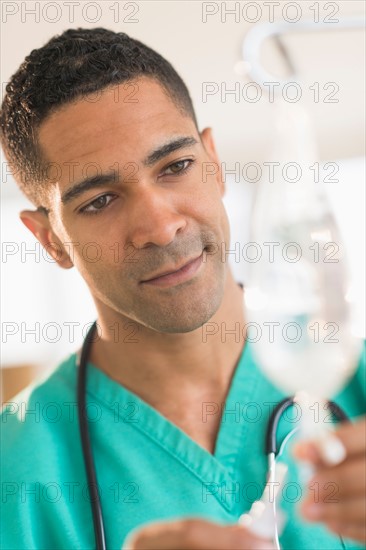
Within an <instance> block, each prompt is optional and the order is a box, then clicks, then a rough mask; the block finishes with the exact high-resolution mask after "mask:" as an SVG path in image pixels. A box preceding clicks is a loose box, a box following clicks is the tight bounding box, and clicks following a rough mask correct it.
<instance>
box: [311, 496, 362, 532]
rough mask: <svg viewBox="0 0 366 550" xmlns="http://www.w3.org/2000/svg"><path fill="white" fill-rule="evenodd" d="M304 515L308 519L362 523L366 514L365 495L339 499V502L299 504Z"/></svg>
mask: <svg viewBox="0 0 366 550" xmlns="http://www.w3.org/2000/svg"><path fill="white" fill-rule="evenodd" d="M301 511H302V513H303V515H304V517H305V518H306V519H307V520H309V521H321V522H334V523H337V524H339V523H342V524H343V523H349V524H352V525H364V523H365V516H366V499H365V496H364V495H362V496H358V497H356V498H352V499H341V500H340V501H339V502H334V503H333V502H327V503H324V502H321V501H320V502H316V503H314V502H309V501H304V503H303V504H302V506H301Z"/></svg>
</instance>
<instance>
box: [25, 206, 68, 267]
mask: <svg viewBox="0 0 366 550" xmlns="http://www.w3.org/2000/svg"><path fill="white" fill-rule="evenodd" d="M19 217H20V219H21V220H22V222H23V223H24V225H25V226H26V227H27V228H28V229H29V231H31V232H32V233H33V235H34V236H35V237H36V239H37V240H38V241H39V242H40V243H41V245H42V246H43V248H44V249H45V250H46V252H47V254H49V255H50V256H52V258H53V259H54V260H55V261H56V262H57V263H58V265H59V266H60V267H62V268H64V269H70V268H71V267H73V266H74V264H73V263H72V261H71V259H70V257H69V255H68V254H67V252H66V250H65V248H64V247H63V246H62V242H61V241H60V239H59V238H58V237H57V235H56V234H55V232H54V231H53V229H52V227H51V224H50V221H49V219H48V216H47V214H45V213H44V212H41V211H39V210H22V211H21V212H20V214H19Z"/></svg>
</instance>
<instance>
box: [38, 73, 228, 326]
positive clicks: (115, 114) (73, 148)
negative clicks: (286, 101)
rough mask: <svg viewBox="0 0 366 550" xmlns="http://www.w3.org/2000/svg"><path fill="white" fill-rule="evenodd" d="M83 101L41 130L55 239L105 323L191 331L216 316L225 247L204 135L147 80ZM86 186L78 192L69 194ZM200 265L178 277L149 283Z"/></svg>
mask: <svg viewBox="0 0 366 550" xmlns="http://www.w3.org/2000/svg"><path fill="white" fill-rule="evenodd" d="M90 99H91V101H87V100H86V99H81V100H78V101H77V102H75V103H73V104H70V105H66V106H64V107H62V108H60V109H58V110H57V111H56V112H55V113H53V114H52V115H51V116H50V117H48V118H47V119H46V120H45V121H44V123H43V124H42V125H41V127H40V130H39V141H40V145H41V148H42V151H43V152H44V154H45V157H46V160H47V161H48V162H51V163H56V164H57V166H58V174H59V175H58V177H57V182H56V184H54V185H53V186H50V189H51V194H50V207H51V209H52V214H51V217H50V220H51V228H52V231H53V234H54V235H56V236H57V238H58V242H60V241H61V244H62V245H63V246H64V248H65V249H66V250H67V251H68V252H69V256H70V258H71V260H72V262H73V264H74V265H75V266H76V267H77V269H78V271H79V272H80V273H81V275H82V277H83V278H84V280H85V281H86V283H87V285H88V286H89V289H90V291H91V293H92V295H93V298H94V300H95V302H96V305H97V308H98V310H99V312H100V310H101V308H102V309H103V310H104V312H105V314H106V315H107V317H108V319H111V320H112V319H113V318H114V317H116V316H117V318H118V319H120V318H121V316H122V317H125V318H126V319H131V320H133V321H136V322H138V323H140V324H141V325H143V326H145V327H149V328H151V329H153V330H156V331H159V332H171V333H175V332H188V331H191V330H194V329H196V328H198V327H200V326H202V324H203V323H205V322H207V321H208V320H209V319H210V318H211V317H212V315H213V314H214V313H215V312H216V311H217V309H218V307H219V306H220V303H221V301H222V297H223V293H224V284H225V280H226V264H225V262H223V261H222V254H221V250H222V247H224V246H225V247H227V248H228V246H229V240H230V234H229V224H228V219H227V215H226V212H225V209H224V206H223V203H222V195H223V193H224V186H223V184H222V182H221V174H220V171H217V167H218V164H219V161H218V159H217V156H216V153H215V148H214V145H213V142H212V138H211V133H210V130H205V131H204V132H202V134H201V136H200V135H199V134H198V132H197V130H196V128H195V125H194V122H193V121H192V120H191V118H189V117H188V116H187V115H186V114H184V113H182V112H181V111H180V110H179V109H178V108H177V106H176V105H175V104H174V103H173V102H172V101H171V100H170V98H169V97H168V96H167V94H166V93H165V91H164V90H163V88H161V87H160V85H159V84H158V83H157V82H156V81H154V80H151V79H147V78H142V79H140V80H138V81H135V82H134V83H133V84H131V83H129V84H126V83H125V84H121V85H119V86H118V87H117V86H115V87H114V88H111V89H109V90H104V91H103V93H102V95H101V96H99V99H98V100H97V101H95V99H96V97H95V96H94V97H92V96H91V97H90ZM93 99H94V101H92V100H93ZM200 137H201V138H202V142H203V143H202V142H201V139H200ZM213 163H216V170H214V169H213V168H214V164H213ZM54 166H55V165H54ZM207 172H209V173H211V175H210V174H207ZM213 172H216V173H214V174H212V173H213ZM106 174H109V179H108V177H106ZM95 176H98V178H99V179H98V181H97V178H96V177H95ZM102 178H103V179H102ZM86 179H89V182H88V186H87V187H85V188H84V191H83V192H81V193H74V194H73V195H72V194H71V193H69V192H70V190H72V189H73V188H74V187H75V186H76V185H77V184H79V183H81V182H83V181H84V180H86ZM84 183H85V181H84ZM96 183H97V186H95V184H96ZM93 184H94V185H93ZM67 197H69V200H66V199H67ZM65 243H74V244H73V245H67V246H68V247H69V248H67V246H65ZM201 255H202V257H201V260H198V261H197V262H195V263H194V264H193V265H192V266H191V268H190V270H188V271H187V270H186V272H185V273H182V272H181V273H180V274H178V276H177V274H176V275H175V277H174V278H172V277H165V278H159V279H155V280H151V279H152V278H154V277H156V276H157V275H158V274H162V273H166V272H171V271H173V270H174V269H178V268H179V267H180V266H182V265H183V264H185V263H187V262H188V261H189V260H192V259H194V258H198V257H199V256H201ZM149 280H150V282H149Z"/></svg>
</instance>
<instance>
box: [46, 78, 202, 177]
mask: <svg viewBox="0 0 366 550" xmlns="http://www.w3.org/2000/svg"><path fill="white" fill-rule="evenodd" d="M193 128H194V123H193V120H192V119H191V118H190V117H189V116H188V115H187V114H185V113H183V112H182V111H181V110H180V109H179V108H178V107H177V105H176V104H175V103H174V102H173V101H172V100H171V99H170V97H169V96H168V95H167V93H166V91H165V90H164V88H162V87H161V86H160V85H159V83H158V82H156V81H155V80H153V79H149V78H141V79H139V80H135V81H133V82H128V83H127V82H125V83H122V84H119V85H114V86H112V87H110V88H107V89H105V90H103V91H102V92H100V93H99V94H91V95H90V96H88V97H86V98H81V99H79V100H77V101H75V102H73V103H71V104H67V105H64V106H62V107H61V108H60V109H58V110H57V111H55V112H54V113H53V114H52V115H50V116H49V117H48V118H47V119H46V120H45V121H44V122H43V123H42V124H41V126H40V128H39V132H38V138H39V143H40V146H41V150H42V152H43V154H44V156H45V159H46V161H48V162H55V163H58V164H60V165H61V166H62V165H63V163H70V162H74V163H79V162H80V163H81V162H82V163H85V162H90V161H94V162H99V161H101V162H102V163H103V159H104V158H105V159H106V157H108V161H112V162H113V160H115V161H117V160H121V161H122V160H123V161H125V162H129V161H137V162H138V160H139V159H138V157H139V156H141V157H143V155H144V152H145V151H146V150H148V149H150V148H151V145H152V144H153V143H154V141H155V139H161V138H163V137H164V136H166V135H167V134H171V133H174V134H177V133H182V131H188V130H191V131H192V129H193ZM116 155H117V156H118V157H119V156H120V155H122V156H123V157H124V158H114V157H116Z"/></svg>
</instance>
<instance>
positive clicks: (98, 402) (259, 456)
mask: <svg viewBox="0 0 366 550" xmlns="http://www.w3.org/2000/svg"><path fill="white" fill-rule="evenodd" d="M252 346H254V344H249V342H247V343H246V344H245V346H244V349H243V353H242V355H241V358H240V361H239V363H238V365H237V368H236V370H235V373H234V377H233V380H232V384H231V387H230V390H229V394H228V396H227V400H226V403H225V405H224V407H223V409H222V418H221V424H220V430H219V433H218V438H217V442H216V448H215V452H214V454H210V453H209V452H208V451H207V450H205V449H204V448H203V447H201V446H200V445H199V444H198V443H196V442H195V441H194V440H193V439H191V438H190V437H189V436H188V435H187V434H186V433H184V432H183V431H182V430H181V429H180V428H178V427H177V426H176V425H175V424H173V423H172V422H170V421H169V420H168V419H167V418H166V417H164V416H163V415H162V414H160V413H159V412H158V411H157V410H156V409H154V408H153V407H152V406H150V405H148V404H147V403H146V402H145V401H143V400H142V399H140V398H139V397H138V396H137V395H136V394H134V393H133V392H131V391H129V390H127V389H126V388H124V387H123V386H121V385H120V384H118V383H117V382H115V381H113V380H112V379H111V378H110V377H109V376H107V375H106V374H105V373H103V372H102V371H101V370H99V369H98V368H97V367H96V366H95V365H93V364H92V363H88V373H87V416H88V420H89V426H90V436H91V442H92V450H93V455H94V459H95V466H96V472H97V478H98V485H99V492H100V495H101V503H102V510H103V518H104V524H105V533H106V544H107V549H120V548H121V547H122V545H123V543H124V540H125V539H126V537H127V535H128V533H130V532H131V530H132V529H135V528H138V527H139V526H141V525H143V524H145V523H149V522H151V521H154V520H164V519H173V518H182V517H183V516H185V517H201V518H205V519H207V520H211V521H216V522H218V523H236V522H237V521H238V518H239V516H240V515H241V514H242V513H244V512H246V511H248V510H249V508H250V506H251V504H252V502H253V501H254V500H256V499H258V498H260V496H261V493H262V490H263V487H264V484H265V477H266V467H267V461H266V457H265V455H264V437H265V430H266V426H267V422H268V418H269V414H270V412H271V411H272V410H273V406H274V405H275V404H276V403H278V401H279V400H280V399H282V398H283V397H284V396H283V395H282V394H281V392H280V391H278V390H277V389H276V388H275V387H274V386H273V385H272V384H271V383H270V382H269V381H268V380H267V379H266V377H265V376H264V375H263V374H262V372H261V371H260V370H259V369H258V367H257V366H256V362H255V358H254V355H253V349H252ZM76 375H77V367H76V354H72V355H70V356H69V357H68V358H67V359H66V360H65V361H63V362H62V363H61V364H60V365H59V366H58V367H57V368H56V369H55V370H53V371H52V372H51V373H50V374H48V375H47V376H43V377H42V378H41V379H38V380H37V381H36V382H35V383H34V384H32V385H31V386H29V387H28V388H27V389H25V390H23V391H22V392H21V393H19V394H18V395H17V396H16V397H15V398H13V399H12V400H11V402H9V403H8V404H7V405H6V406H5V407H4V408H3V411H2V415H1V424H0V425H1V438H2V441H1V444H2V464H1V466H2V474H1V475H2V479H1V486H2V505H1V507H2V512H1V513H2V518H1V519H2V521H1V548H2V549H4V550H5V549H6V550H10V549H14V550H20V549H23V548H24V549H27V550H29V549H32V548H37V549H47V550H50V549H56V548H63V549H75V548H78V549H87V548H88V549H89V548H95V539H94V528H93V522H92V512H91V507H90V495H89V492H88V485H87V479H86V474H85V468H84V462H83V455H82V450H81V442H80V436H79V426H78V416H77V402H76ZM334 400H335V401H336V402H337V403H338V404H339V405H340V406H342V407H343V408H344V410H345V411H346V412H347V414H348V415H350V416H351V417H356V416H359V415H363V414H365V412H366V405H365V403H366V387H365V354H364V353H363V355H362V357H361V359H360V362H359V365H358V369H357V371H356V372H355V374H354V376H353V378H352V379H351V380H350V381H349V383H348V384H347V386H346V387H345V388H344V389H343V391H342V392H341V393H340V394H339V395H338V396H336V397H335V398H334ZM291 411H292V412H291ZM291 411H290V410H289V411H288V412H287V414H285V415H284V417H283V418H282V420H281V423H280V426H279V437H280V438H282V437H284V436H285V435H286V434H287V433H289V432H290V431H291V430H292V429H293V427H294V426H295V425H296V418H298V416H299V410H298V409H296V408H295V407H293V408H292V409H291ZM210 413H211V414H221V408H220V407H219V404H215V403H204V404H203V418H205V416H204V415H205V414H207V415H208V414H210ZM314 414H315V412H314ZM197 421H198V422H200V421H201V419H197ZM284 460H285V461H286V462H287V463H288V464H289V472H288V476H287V478H286V480H285V485H284V487H283V490H282V491H281V492H280V495H279V505H280V506H281V508H282V509H283V510H284V512H285V514H286V516H287V522H286V525H285V528H284V530H283V533H282V535H281V537H280V542H281V545H282V548H283V549H291V550H297V549H298V550H301V549H316V550H319V549H322V550H325V549H329V550H330V549H331V550H336V549H338V548H342V544H341V542H340V540H339V539H338V537H337V536H335V535H333V534H331V533H330V532H328V531H327V529H326V528H325V527H323V526H322V525H321V524H310V523H306V522H305V521H303V520H302V519H301V518H300V516H299V514H298V503H299V500H300V498H301V493H302V492H303V490H302V489H301V486H300V485H299V484H298V482H297V469H296V464H295V463H294V461H293V460H292V459H291V452H290V446H288V448H287V450H286V451H285V453H284ZM332 491H334V488H332V487H331V488H330V494H329V498H332V497H334V494H333V492H332ZM331 493H332V494H331ZM345 546H346V548H347V549H351V548H363V546H362V545H360V544H359V543H355V542H352V541H350V540H345Z"/></svg>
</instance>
